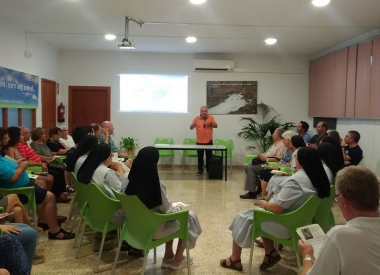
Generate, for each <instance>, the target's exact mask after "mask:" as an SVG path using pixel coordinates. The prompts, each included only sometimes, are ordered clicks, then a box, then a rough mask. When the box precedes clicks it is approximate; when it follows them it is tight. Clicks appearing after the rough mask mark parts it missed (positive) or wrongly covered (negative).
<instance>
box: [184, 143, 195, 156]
mask: <svg viewBox="0 0 380 275" xmlns="http://www.w3.org/2000/svg"><path fill="white" fill-rule="evenodd" d="M183 144H184V145H196V144H197V141H196V139H195V138H185V139H184V140H183ZM183 155H184V156H185V157H192V156H193V157H196V156H198V153H197V151H196V150H183Z"/></svg>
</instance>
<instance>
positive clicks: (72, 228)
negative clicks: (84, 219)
mask: <svg viewBox="0 0 380 275" xmlns="http://www.w3.org/2000/svg"><path fill="white" fill-rule="evenodd" d="M74 210H75V215H74V219H73V225H72V226H71V229H70V232H71V233H73V230H74V227H75V224H76V223H77V218H78V213H79V209H78V208H75V209H74Z"/></svg>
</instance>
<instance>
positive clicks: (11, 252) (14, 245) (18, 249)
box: [0, 225, 32, 275]
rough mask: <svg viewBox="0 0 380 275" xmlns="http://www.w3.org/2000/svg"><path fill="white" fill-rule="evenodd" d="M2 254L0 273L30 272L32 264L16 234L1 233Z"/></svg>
mask: <svg viewBox="0 0 380 275" xmlns="http://www.w3.org/2000/svg"><path fill="white" fill-rule="evenodd" d="M0 228H2V225H0ZM0 255H1V257H0V275H10V274H12V275H25V274H30V271H31V268H32V265H31V263H30V262H29V260H28V256H27V254H26V252H25V250H24V248H23V246H22V245H21V243H20V241H19V240H18V238H17V236H16V235H13V234H3V235H0Z"/></svg>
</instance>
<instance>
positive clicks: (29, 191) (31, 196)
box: [0, 186, 38, 225]
mask: <svg viewBox="0 0 380 275" xmlns="http://www.w3.org/2000/svg"><path fill="white" fill-rule="evenodd" d="M0 194H2V195H3V196H7V195H9V194H17V195H25V196H27V197H28V202H27V203H25V204H24V208H25V210H30V211H32V213H33V221H34V224H35V225H37V223H38V220H37V204H36V193H35V191H34V187H32V186H28V187H20V188H10V189H6V188H0Z"/></svg>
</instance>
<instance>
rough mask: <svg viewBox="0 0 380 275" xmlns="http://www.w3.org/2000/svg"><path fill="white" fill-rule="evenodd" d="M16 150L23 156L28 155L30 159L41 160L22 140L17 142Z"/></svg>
mask: <svg viewBox="0 0 380 275" xmlns="http://www.w3.org/2000/svg"><path fill="white" fill-rule="evenodd" d="M17 150H18V151H19V153H20V155H21V156H22V157H23V158H26V157H29V159H30V160H31V161H35V162H41V159H40V157H39V156H37V154H36V152H34V150H33V149H32V148H31V147H30V146H29V145H28V143H26V142H23V143H19V144H17Z"/></svg>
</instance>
